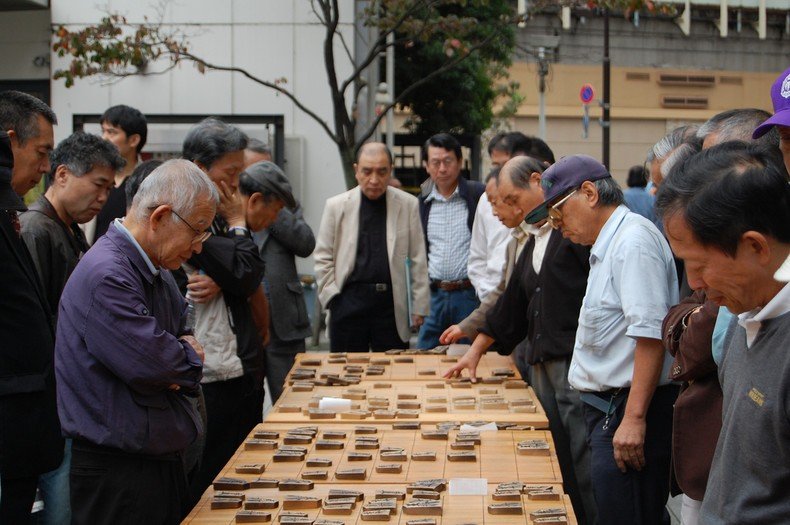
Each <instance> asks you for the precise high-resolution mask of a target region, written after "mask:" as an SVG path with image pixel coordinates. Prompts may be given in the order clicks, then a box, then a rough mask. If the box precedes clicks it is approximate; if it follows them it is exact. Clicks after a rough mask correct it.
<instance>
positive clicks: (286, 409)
mask: <svg viewBox="0 0 790 525" xmlns="http://www.w3.org/2000/svg"><path fill="white" fill-rule="evenodd" d="M277 411H278V412H282V413H283V414H293V413H296V412H301V411H302V405H290V404H289V405H280V406H279V407H277Z"/></svg>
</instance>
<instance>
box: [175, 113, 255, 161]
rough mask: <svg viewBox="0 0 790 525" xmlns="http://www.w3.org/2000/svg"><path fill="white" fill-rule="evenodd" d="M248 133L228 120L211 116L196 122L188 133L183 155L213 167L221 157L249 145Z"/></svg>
mask: <svg viewBox="0 0 790 525" xmlns="http://www.w3.org/2000/svg"><path fill="white" fill-rule="evenodd" d="M247 141H248V139H247V135H246V134H245V133H244V132H243V131H242V130H240V129H239V128H237V127H236V126H232V125H230V124H228V123H227V122H223V121H221V120H220V119H218V118H215V117H209V118H205V119H203V120H201V121H200V122H198V123H197V124H195V125H194V126H193V127H192V129H190V130H189V132H188V133H187V136H186V138H185V139H184V145H183V148H182V152H181V154H182V156H183V157H184V158H185V159H187V160H191V161H192V162H194V163H196V164H197V163H199V164H200V165H202V166H205V168H206V169H211V166H212V165H213V164H214V163H215V162H216V161H217V160H219V159H220V158H221V157H223V156H225V155H227V154H228V153H233V152H235V151H242V150H244V149H245V148H246V147H247Z"/></svg>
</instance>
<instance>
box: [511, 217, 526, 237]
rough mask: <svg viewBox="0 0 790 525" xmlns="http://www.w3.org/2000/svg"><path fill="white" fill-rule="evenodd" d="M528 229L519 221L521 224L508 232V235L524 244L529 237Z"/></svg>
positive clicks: (524, 223)
mask: <svg viewBox="0 0 790 525" xmlns="http://www.w3.org/2000/svg"><path fill="white" fill-rule="evenodd" d="M529 227H530V225H529V224H527V223H526V222H524V221H521V224H519V225H518V226H516V227H515V228H513V229H512V230H510V235H512V236H513V237H515V238H516V240H517V241H518V242H524V241H525V240H526V239H527V238H528V237H529Z"/></svg>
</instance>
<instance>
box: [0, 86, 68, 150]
mask: <svg viewBox="0 0 790 525" xmlns="http://www.w3.org/2000/svg"><path fill="white" fill-rule="evenodd" d="M37 115H41V116H42V117H44V119H45V120H46V121H47V122H49V123H50V124H52V125H53V126H54V125H55V124H57V123H58V117H56V116H55V112H54V111H52V108H50V107H49V106H47V105H46V104H45V103H44V102H43V101H41V100H40V99H38V98H36V97H34V96H33V95H28V94H27V93H22V92H21V91H3V92H2V93H0V127H2V129H3V131H8V130H14V133H16V138H17V140H18V141H19V144H20V145H24V143H25V142H27V141H28V140H29V139H31V138H33V137H37V136H38V134H39V133H40V130H39V129H38V121H37V118H36V117H37Z"/></svg>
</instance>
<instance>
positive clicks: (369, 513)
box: [361, 510, 390, 521]
mask: <svg viewBox="0 0 790 525" xmlns="http://www.w3.org/2000/svg"><path fill="white" fill-rule="evenodd" d="M361 517H362V521H389V520H390V511H388V510H363V511H362V514H361Z"/></svg>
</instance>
